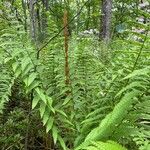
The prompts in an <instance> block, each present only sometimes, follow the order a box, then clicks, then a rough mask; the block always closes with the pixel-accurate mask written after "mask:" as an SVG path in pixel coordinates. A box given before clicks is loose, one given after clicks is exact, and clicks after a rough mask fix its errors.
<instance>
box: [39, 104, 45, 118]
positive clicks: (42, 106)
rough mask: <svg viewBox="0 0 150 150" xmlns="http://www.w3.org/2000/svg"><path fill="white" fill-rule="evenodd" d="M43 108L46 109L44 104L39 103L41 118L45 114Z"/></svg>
mask: <svg viewBox="0 0 150 150" xmlns="http://www.w3.org/2000/svg"><path fill="white" fill-rule="evenodd" d="M45 108H46V104H45V103H44V102H41V104H40V115H41V118H42V117H43V115H44V113H45Z"/></svg>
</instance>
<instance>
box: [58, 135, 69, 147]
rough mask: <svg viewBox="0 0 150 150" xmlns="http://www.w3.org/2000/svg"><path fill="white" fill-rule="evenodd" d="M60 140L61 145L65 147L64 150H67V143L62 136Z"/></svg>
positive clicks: (59, 137)
mask: <svg viewBox="0 0 150 150" xmlns="http://www.w3.org/2000/svg"><path fill="white" fill-rule="evenodd" d="M58 141H59V142H60V145H61V147H62V148H63V150H67V147H66V144H65V142H64V140H63V138H62V137H61V136H58Z"/></svg>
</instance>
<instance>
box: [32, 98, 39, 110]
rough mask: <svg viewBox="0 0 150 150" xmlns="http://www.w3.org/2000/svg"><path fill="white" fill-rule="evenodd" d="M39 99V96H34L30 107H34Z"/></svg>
mask: <svg viewBox="0 0 150 150" xmlns="http://www.w3.org/2000/svg"><path fill="white" fill-rule="evenodd" d="M39 100H40V98H39V96H35V97H34V98H33V101H32V109H34V108H35V107H36V105H37V104H38V102H39Z"/></svg>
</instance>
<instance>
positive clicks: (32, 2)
mask: <svg viewBox="0 0 150 150" xmlns="http://www.w3.org/2000/svg"><path fill="white" fill-rule="evenodd" d="M35 3H36V1H35V0H30V1H29V12H30V34H31V37H32V40H33V41H34V42H35V41H36V12H35Z"/></svg>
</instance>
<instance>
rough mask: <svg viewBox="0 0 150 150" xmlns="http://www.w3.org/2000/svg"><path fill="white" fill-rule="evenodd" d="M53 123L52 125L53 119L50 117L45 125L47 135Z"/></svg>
mask: <svg viewBox="0 0 150 150" xmlns="http://www.w3.org/2000/svg"><path fill="white" fill-rule="evenodd" d="M53 123H54V118H53V117H50V118H49V119H48V121H47V123H46V132H47V133H48V132H49V130H51V129H52V126H53Z"/></svg>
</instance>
